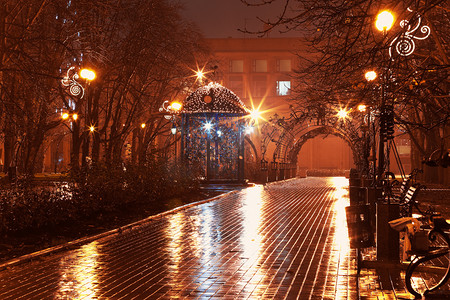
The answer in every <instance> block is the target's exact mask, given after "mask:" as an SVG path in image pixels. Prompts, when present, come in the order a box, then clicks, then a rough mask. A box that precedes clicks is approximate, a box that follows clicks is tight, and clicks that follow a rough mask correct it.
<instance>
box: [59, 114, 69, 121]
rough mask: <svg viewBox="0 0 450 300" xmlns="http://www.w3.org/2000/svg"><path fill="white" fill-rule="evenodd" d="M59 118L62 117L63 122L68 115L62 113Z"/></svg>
mask: <svg viewBox="0 0 450 300" xmlns="http://www.w3.org/2000/svg"><path fill="white" fill-rule="evenodd" d="M61 117H62V119H63V120H65V119H67V118H68V117H69V114H68V113H63V114H62V116H61Z"/></svg>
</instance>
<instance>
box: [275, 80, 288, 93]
mask: <svg viewBox="0 0 450 300" xmlns="http://www.w3.org/2000/svg"><path fill="white" fill-rule="evenodd" d="M290 92H291V82H290V81H288V80H280V81H277V95H278V96H286V95H289V94H290Z"/></svg>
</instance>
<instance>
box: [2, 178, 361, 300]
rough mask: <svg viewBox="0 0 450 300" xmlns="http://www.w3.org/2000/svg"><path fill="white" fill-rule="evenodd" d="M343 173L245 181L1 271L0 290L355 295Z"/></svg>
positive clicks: (103, 295)
mask: <svg viewBox="0 0 450 300" xmlns="http://www.w3.org/2000/svg"><path fill="white" fill-rule="evenodd" d="M347 186H348V180H346V179H345V178H306V179H292V180H289V181H285V182H281V183H272V184H268V185H266V186H259V185H257V186H255V187H250V188H247V189H244V190H241V191H235V192H231V193H229V194H226V195H223V196H219V197H217V198H214V199H213V200H211V201H207V202H206V203H203V204H198V205H191V206H188V207H185V208H183V209H180V210H178V211H174V212H172V213H167V214H162V215H160V216H158V217H155V218H152V219H150V220H148V221H146V222H144V223H140V224H139V225H136V226H134V227H132V228H131V229H130V228H128V229H126V230H123V231H121V232H117V233H113V234H110V235H107V236H106V237H102V238H99V239H96V240H94V241H92V242H89V243H87V244H85V245H82V246H80V247H78V248H77V249H73V250H67V251H62V252H61V251H59V252H56V253H52V254H50V255H45V256H41V257H38V258H37V259H33V260H32V261H26V262H23V263H20V264H17V265H14V266H11V267H8V268H6V269H4V270H2V271H0V299H173V298H182V299H183V298H187V299H211V298H213V299H356V298H357V289H356V282H357V278H356V271H355V257H354V251H351V250H350V249H349V246H348V236H347V227H346V221H345V210H344V207H345V206H346V205H348V191H347Z"/></svg>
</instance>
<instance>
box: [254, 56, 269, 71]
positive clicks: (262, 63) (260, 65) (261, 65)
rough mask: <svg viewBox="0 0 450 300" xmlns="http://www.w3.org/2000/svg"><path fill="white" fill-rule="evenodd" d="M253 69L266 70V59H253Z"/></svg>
mask: <svg viewBox="0 0 450 300" xmlns="http://www.w3.org/2000/svg"><path fill="white" fill-rule="evenodd" d="M253 63H254V65H253V70H254V71H255V72H260V73H262V72H267V60H265V59H256V60H254V61H253Z"/></svg>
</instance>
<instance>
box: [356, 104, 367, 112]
mask: <svg viewBox="0 0 450 300" xmlns="http://www.w3.org/2000/svg"><path fill="white" fill-rule="evenodd" d="M366 109H367V106H366V105H364V104H360V105H358V111H359V112H365V111H366Z"/></svg>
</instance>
